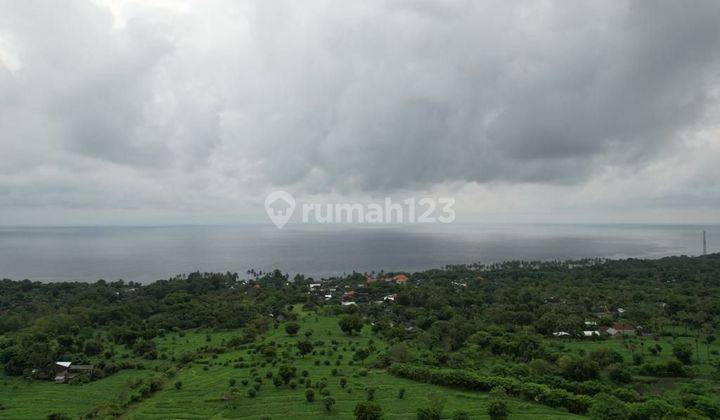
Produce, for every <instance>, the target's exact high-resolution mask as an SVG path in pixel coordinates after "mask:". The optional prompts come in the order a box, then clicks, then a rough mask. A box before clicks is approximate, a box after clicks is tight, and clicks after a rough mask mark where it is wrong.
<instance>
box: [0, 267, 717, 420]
mask: <svg viewBox="0 0 720 420" xmlns="http://www.w3.org/2000/svg"><path fill="white" fill-rule="evenodd" d="M395 274H397V273H371V274H359V273H354V274H352V275H349V276H344V277H339V278H331V279H323V280H322V281H315V280H313V279H306V278H305V277H303V276H296V277H295V278H293V279H290V278H288V276H286V275H283V274H282V273H280V272H278V271H275V272H271V273H256V272H250V273H247V278H245V279H242V278H241V277H240V276H239V275H237V274H235V273H225V274H217V273H193V274H190V275H188V276H182V277H177V278H173V279H170V280H163V281H157V282H155V283H152V284H149V285H145V286H143V285H139V284H133V283H125V282H122V281H117V282H106V281H102V280H101V281H98V282H96V283H92V284H88V283H54V284H42V283H38V282H31V281H27V280H25V281H11V280H3V281H2V282H0V365H2V370H3V374H2V376H0V417H7V418H44V417H47V416H52V417H54V418H63V417H68V418H79V417H86V418H108V417H120V416H125V417H132V418H168V417H178V416H181V415H182V416H183V417H188V418H190V417H196V418H206V417H211V416H213V415H220V416H224V417H238V416H248V417H255V418H267V417H270V418H276V417H282V416H287V415H293V416H295V417H298V418H317V417H318V416H327V417H344V418H347V417H353V416H355V417H356V418H363V419H374V418H380V417H385V418H418V419H434V418H457V419H461V418H482V417H485V418H487V417H490V418H495V419H500V418H506V417H507V416H508V415H510V416H512V417H513V418H515V417H527V418H541V417H543V416H545V417H547V418H558V417H561V416H566V417H574V416H589V417H592V418H596V419H662V418H698V419H701V418H711V419H717V418H720V398H719V397H718V395H720V393H719V392H718V391H719V390H720V345H719V344H718V340H716V336H717V332H718V326H719V325H720V254H714V255H708V256H703V257H695V258H690V257H672V258H663V259H659V260H634V259H630V260H618V261H614V260H613V261H606V260H584V261H572V262H519V261H518V262H507V263H502V264H494V265H480V264H476V265H468V266H453V267H446V268H444V269H437V270H428V271H424V272H419V273H413V274H407V277H405V276H404V275H403V276H394V275H395ZM405 279H407V281H405ZM60 360H63V361H71V362H72V363H73V364H92V365H93V366H94V370H93V371H92V373H85V374H82V375H77V376H74V377H73V378H72V379H70V381H69V383H63V384H55V383H53V381H52V378H53V376H54V374H53V369H54V367H55V362H57V361H60Z"/></svg>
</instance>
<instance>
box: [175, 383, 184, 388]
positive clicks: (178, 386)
mask: <svg viewBox="0 0 720 420" xmlns="http://www.w3.org/2000/svg"><path fill="white" fill-rule="evenodd" d="M182 386H183V383H182V382H181V381H177V382H175V389H182Z"/></svg>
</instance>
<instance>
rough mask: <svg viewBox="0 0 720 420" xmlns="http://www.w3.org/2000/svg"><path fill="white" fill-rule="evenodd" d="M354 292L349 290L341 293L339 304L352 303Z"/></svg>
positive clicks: (353, 302)
mask: <svg viewBox="0 0 720 420" xmlns="http://www.w3.org/2000/svg"><path fill="white" fill-rule="evenodd" d="M356 294H357V293H355V291H354V290H350V291H349V292H345V293H343V295H342V297H341V298H340V304H341V305H342V306H348V305H354V304H355V295H356Z"/></svg>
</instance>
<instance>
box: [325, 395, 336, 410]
mask: <svg viewBox="0 0 720 420" xmlns="http://www.w3.org/2000/svg"><path fill="white" fill-rule="evenodd" d="M323 405H324V406H325V410H326V411H327V412H330V411H332V408H333V406H334V405H335V398H333V397H331V396H330V395H328V396H326V397H325V398H323Z"/></svg>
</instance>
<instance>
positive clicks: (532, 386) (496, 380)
mask: <svg viewBox="0 0 720 420" xmlns="http://www.w3.org/2000/svg"><path fill="white" fill-rule="evenodd" d="M388 372H390V373H391V374H393V375H396V376H400V377H403V378H408V379H413V380H416V381H419V382H426V383H431V384H436V385H444V386H450V387H455V388H463V389H469V390H474V391H490V390H491V389H492V388H495V387H497V386H500V387H502V388H504V389H505V391H506V392H507V393H508V394H509V395H511V396H514V397H518V398H522V399H525V400H527V401H533V402H536V403H539V404H543V405H547V406H549V407H564V408H566V409H567V410H568V411H570V412H572V413H576V414H584V413H586V412H587V410H588V409H589V408H590V406H591V405H592V398H590V397H589V396H587V395H576V394H573V393H571V392H568V391H566V390H564V389H557V388H551V387H549V386H547V385H543V384H537V383H532V382H527V381H520V380H517V379H513V378H504V377H494V376H482V375H479V374H477V373H474V372H469V371H467V370H460V369H431V368H427V367H423V366H415V365H409V364H402V363H396V364H393V365H392V366H391V367H390V368H389V369H388Z"/></svg>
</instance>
